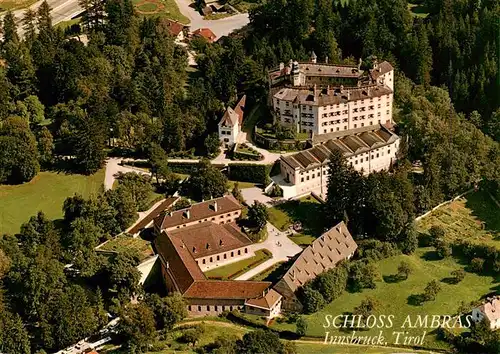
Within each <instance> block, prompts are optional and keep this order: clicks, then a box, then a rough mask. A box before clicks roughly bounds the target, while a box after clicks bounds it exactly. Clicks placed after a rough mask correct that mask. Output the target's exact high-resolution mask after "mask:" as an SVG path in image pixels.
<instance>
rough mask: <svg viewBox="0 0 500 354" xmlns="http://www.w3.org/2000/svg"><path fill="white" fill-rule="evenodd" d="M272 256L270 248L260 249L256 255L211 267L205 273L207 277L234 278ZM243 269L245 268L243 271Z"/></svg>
mask: <svg viewBox="0 0 500 354" xmlns="http://www.w3.org/2000/svg"><path fill="white" fill-rule="evenodd" d="M270 258H271V252H270V251H268V250H258V251H256V252H255V256H253V257H250V258H247V259H243V260H241V261H238V262H234V263H231V264H228V265H225V266H222V267H217V268H214V269H211V270H209V271H207V272H206V273H205V275H206V277H207V278H217V279H219V278H222V279H234V278H236V277H238V276H239V275H242V274H243V273H245V272H247V271H249V270H250V269H252V268H255V267H256V266H258V265H259V264H261V263H263V262H265V261H267V260H268V259H270ZM242 270H245V271H244V272H242Z"/></svg>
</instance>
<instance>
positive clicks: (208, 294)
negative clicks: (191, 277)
mask: <svg viewBox="0 0 500 354" xmlns="http://www.w3.org/2000/svg"><path fill="white" fill-rule="evenodd" d="M271 284H272V283H270V282H265V281H249V280H228V281H223V280H220V281H219V280H204V281H203V280H202V281H196V282H194V283H193V284H192V285H191V286H190V287H189V289H188V290H187V291H186V292H185V293H184V297H185V298H188V299H193V298H196V299H242V300H246V299H251V298H254V297H261V296H263V295H264V291H265V290H266V289H267V288H268V287H269V286H270V285H271Z"/></svg>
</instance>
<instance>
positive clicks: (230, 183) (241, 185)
mask: <svg viewBox="0 0 500 354" xmlns="http://www.w3.org/2000/svg"><path fill="white" fill-rule="evenodd" d="M236 182H238V188H239V189H243V188H252V187H255V186H256V184H255V183H252V182H241V181H227V185H228V187H227V188H228V189H229V190H231V191H232V190H233V188H234V185H235V184H236Z"/></svg>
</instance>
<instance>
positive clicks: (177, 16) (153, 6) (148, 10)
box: [132, 0, 190, 25]
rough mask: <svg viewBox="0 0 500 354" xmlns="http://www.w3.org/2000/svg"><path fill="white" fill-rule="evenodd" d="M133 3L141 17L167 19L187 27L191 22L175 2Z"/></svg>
mask: <svg viewBox="0 0 500 354" xmlns="http://www.w3.org/2000/svg"><path fill="white" fill-rule="evenodd" d="M132 3H133V4H134V8H135V10H136V12H137V13H138V14H139V15H140V16H159V17H166V18H168V19H170V20H174V21H178V22H180V23H183V24H185V25H188V24H189V22H190V21H189V19H188V18H187V17H186V16H184V15H183V14H182V13H181V11H180V10H179V7H178V6H177V3H176V2H175V0H132Z"/></svg>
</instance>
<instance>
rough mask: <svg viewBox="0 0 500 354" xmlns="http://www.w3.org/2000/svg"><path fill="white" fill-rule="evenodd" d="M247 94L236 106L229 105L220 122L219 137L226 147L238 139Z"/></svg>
mask: <svg viewBox="0 0 500 354" xmlns="http://www.w3.org/2000/svg"><path fill="white" fill-rule="evenodd" d="M245 103H246V96H243V97H242V98H241V99H240V100H239V102H238V103H237V104H236V106H235V108H234V109H233V108H231V107H228V108H227V109H226V112H224V115H223V116H222V118H221V120H220V122H219V139H220V140H221V142H222V146H224V148H229V147H231V146H232V145H233V144H235V143H236V142H237V141H238V135H239V134H240V132H241V126H242V124H243V118H244V111H245Z"/></svg>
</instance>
